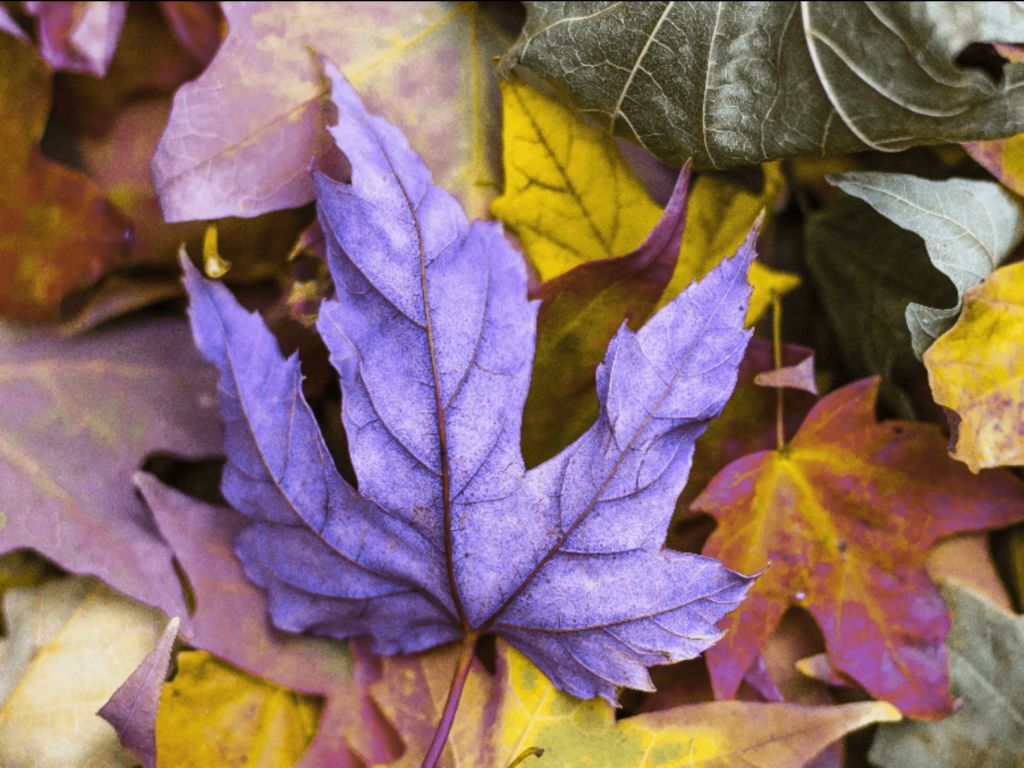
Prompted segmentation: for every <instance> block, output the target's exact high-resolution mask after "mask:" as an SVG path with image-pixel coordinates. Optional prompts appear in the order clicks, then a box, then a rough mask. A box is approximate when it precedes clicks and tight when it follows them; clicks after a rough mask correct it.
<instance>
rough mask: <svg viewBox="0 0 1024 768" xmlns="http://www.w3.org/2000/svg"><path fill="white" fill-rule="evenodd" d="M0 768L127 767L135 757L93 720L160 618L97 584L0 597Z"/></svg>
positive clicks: (79, 581)
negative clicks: (0, 605)
mask: <svg viewBox="0 0 1024 768" xmlns="http://www.w3.org/2000/svg"><path fill="white" fill-rule="evenodd" d="M4 613H5V619H6V625H7V626H8V627H9V628H10V635H9V636H8V637H6V638H3V639H0V764H2V765H3V766H4V768H67V766H71V765H74V766H96V767H97V768H99V766H103V767H104V768H107V767H108V766H109V768H132V766H134V765H136V764H137V763H138V760H137V759H136V757H135V755H133V754H132V753H131V752H130V751H128V750H127V749H125V748H124V747H122V746H121V744H120V743H119V742H118V740H117V734H116V733H114V729H113V728H111V727H110V725H109V724H108V723H105V722H104V721H103V719H102V718H100V716H99V715H97V714H95V712H96V711H97V710H98V709H99V708H100V707H101V706H103V703H104V702H105V701H107V700H108V699H109V698H110V696H111V694H113V693H114V691H115V690H116V689H117V687H118V686H119V685H120V684H121V683H122V682H123V681H124V679H125V678H126V677H128V675H129V674H131V672H132V670H133V669H135V668H136V667H137V666H138V665H139V663H140V662H141V661H142V660H143V658H145V656H146V654H147V653H148V652H149V650H150V649H151V648H152V647H153V644H154V643H155V642H156V640H157V638H158V637H159V636H160V631H161V629H162V628H163V626H164V624H165V623H166V622H167V619H166V618H165V617H164V616H162V615H161V614H160V613H159V611H155V610H153V609H151V608H146V607H145V606H142V605H139V604H138V603H136V602H135V601H133V600H130V599H128V598H127V597H125V596H124V595H120V594H117V593H116V592H114V591H112V590H111V589H109V588H108V587H106V586H105V585H104V584H102V583H101V582H99V581H97V580H96V579H91V578H84V577H69V578H65V579H58V580H56V581H51V582H49V583H48V584H44V585H43V586H41V587H33V588H30V589H12V590H10V591H9V592H8V593H7V594H6V595H5V596H4Z"/></svg>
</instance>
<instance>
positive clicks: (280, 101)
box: [153, 2, 507, 221]
mask: <svg viewBox="0 0 1024 768" xmlns="http://www.w3.org/2000/svg"><path fill="white" fill-rule="evenodd" d="M223 9H224V15H225V16H226V17H227V23H228V35H227V38H226V39H225V40H224V43H223V44H222V45H221V48H220V50H219V51H218V52H217V56H216V57H215V59H214V60H213V62H212V63H211V64H210V66H209V67H208V68H207V69H206V71H205V72H203V74H202V75H201V76H200V77H199V78H197V79H196V80H194V81H193V82H191V83H188V84H186V85H184V86H183V87H182V88H180V89H179V90H178V92H177V94H176V95H175V107H174V111H173V112H172V114H171V121H170V124H169V125H168V127H167V131H166V133H165V134H164V136H163V139H162V140H161V143H160V147H159V149H158V150H157V153H156V155H155V157H154V158H153V180H154V186H155V187H156V191H157V194H158V195H159V197H160V204H161V206H162V207H163V211H164V215H165V216H166V218H167V220H168V221H184V220H188V219H210V218H220V217H223V216H243V217H251V216H256V215H258V214H261V213H266V212H268V211H273V210H277V209H280V208H292V207H296V206H299V205H303V204H305V203H308V202H310V201H311V200H312V199H313V196H314V191H313V185H312V183H311V182H310V179H309V174H308V172H307V168H308V166H309V161H310V158H311V157H312V156H313V154H314V152H315V151H317V149H318V148H320V147H321V145H322V143H323V141H324V140H325V139H327V137H326V135H325V134H324V133H323V130H322V128H323V125H322V115H321V103H320V101H321V97H322V95H323V85H322V83H321V82H319V80H318V77H317V74H316V71H315V68H314V66H313V64H312V63H311V61H310V56H309V52H308V48H307V46H312V47H314V48H315V49H316V50H318V51H323V52H324V53H325V54H327V55H328V56H329V57H331V58H332V59H333V60H334V61H335V62H336V63H337V64H338V66H339V67H341V69H342V70H343V71H344V72H345V73H346V74H347V75H348V76H349V77H350V78H351V79H352V81H353V82H354V83H355V84H356V85H357V86H358V87H359V88H360V90H361V92H363V94H364V96H365V97H366V99H367V101H368V103H369V104H371V105H372V106H373V108H374V110H375V111H377V112H380V113H382V114H384V115H386V116H387V117H388V118H389V119H390V120H392V121H393V122H395V123H397V124H398V125H401V126H402V127H403V128H404V129H405V130H406V131H407V132H408V135H409V136H410V138H411V140H412V143H413V145H414V146H415V147H416V149H417V150H418V151H419V152H420V153H421V154H422V155H423V157H424V158H425V160H426V163H427V165H428V166H429V167H430V169H431V170H432V171H433V172H434V173H435V174H437V176H438V178H439V180H440V181H441V182H442V183H443V184H444V185H445V187H446V188H448V189H450V190H452V192H453V193H454V194H455V195H456V196H457V197H458V198H459V199H460V200H461V201H462V202H463V204H464V205H465V206H466V207H467V208H468V209H469V210H470V211H471V212H472V213H473V214H474V215H478V216H479V215H483V214H484V212H485V211H486V210H487V205H488V204H489V202H490V200H491V197H493V193H494V191H495V185H496V184H497V183H498V180H499V179H500V167H499V157H498V153H497V148H498V142H497V136H498V121H497V120H495V119H494V114H495V113H494V110H493V109H492V108H491V106H490V105H491V102H492V101H496V100H497V83H496V78H495V77H494V75H493V67H492V65H491V58H492V57H493V56H495V55H498V54H500V53H501V52H502V51H503V50H504V47H505V45H506V44H507V36H506V35H505V33H504V32H502V31H501V30H500V28H498V27H497V25H495V23H494V22H493V21H492V20H491V19H490V18H489V17H488V15H487V13H486V12H484V11H483V10H481V9H480V8H478V7H477V6H476V5H475V4H472V3H467V4H462V5H459V4H457V3H444V2H431V3H420V4H417V5H416V6H407V5H405V4H402V3H386V2H373V3H303V4H301V5H299V6H298V7H294V8H293V7H285V6H282V5H279V4H277V3H245V4H241V5H240V4H235V3H226V4H224V6H223ZM368 28H372V30H373V33H372V34H367V29H368ZM328 142H329V139H328Z"/></svg>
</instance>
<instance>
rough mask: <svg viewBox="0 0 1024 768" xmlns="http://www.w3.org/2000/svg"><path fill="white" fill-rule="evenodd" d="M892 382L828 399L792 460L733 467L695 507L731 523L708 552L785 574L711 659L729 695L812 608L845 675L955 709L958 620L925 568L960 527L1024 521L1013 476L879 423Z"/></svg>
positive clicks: (934, 708)
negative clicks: (878, 403) (784, 620)
mask: <svg viewBox="0 0 1024 768" xmlns="http://www.w3.org/2000/svg"><path fill="white" fill-rule="evenodd" d="M877 392H878V379H877V378H873V379H866V380H864V381H859V382H855V383H853V384H850V385H848V386H846V387H843V388H842V389H840V390H837V391H836V392H833V393H832V394H830V395H829V396H828V397H826V398H823V399H822V400H821V401H820V402H819V403H818V404H817V405H816V406H815V407H814V408H813V409H812V410H811V412H810V414H809V415H808V416H807V419H806V420H805V421H804V424H803V426H801V428H800V431H799V432H798V433H797V434H796V437H794V438H793V441H792V442H791V443H790V444H788V445H787V446H785V447H784V449H783V450H782V451H767V452H763V453H757V454H753V455H751V456H746V457H744V458H742V459H739V460H738V461H735V462H733V463H732V464H730V465H729V466H728V467H726V468H725V469H724V470H722V471H721V472H720V473H719V474H718V475H717V476H716V477H715V479H714V480H712V481H711V483H710V484H709V485H708V487H707V489H706V490H705V491H704V493H703V494H701V496H700V497H698V498H697V500H696V501H695V502H694V503H693V505H692V507H693V508H694V509H698V510H702V511H705V512H708V513H710V514H711V515H713V516H714V517H715V518H717V519H718V521H719V528H718V529H717V530H716V531H715V533H714V534H712V536H711V538H710V539H709V540H708V543H707V545H706V546H705V548H704V552H705V553H706V554H710V555H712V556H714V557H720V558H721V559H722V561H723V562H725V563H726V564H727V565H729V566H730V567H732V568H741V569H751V570H756V569H758V568H764V567H765V566H766V565H768V563H769V562H770V563H771V567H770V568H769V570H768V572H767V573H765V574H764V575H763V576H762V577H761V578H760V579H759V580H758V583H757V585H756V586H755V587H754V588H753V590H752V591H751V594H750V597H749V599H748V600H747V602H746V603H745V604H744V608H743V610H742V611H740V612H739V613H738V614H737V615H735V616H734V617H729V618H728V619H727V620H726V621H725V622H724V623H725V624H726V625H727V626H729V627H730V631H729V634H728V636H727V638H726V639H725V640H724V641H723V642H722V643H720V644H719V645H718V646H715V647H714V648H711V649H710V650H709V651H708V653H707V659H708V666H709V669H710V672H711V678H712V682H713V684H714V687H715V694H716V696H718V697H720V698H728V697H730V696H731V695H732V694H733V693H734V692H735V691H736V688H737V687H738V685H739V682H740V680H741V678H742V677H743V674H744V673H745V672H746V670H747V668H748V667H749V666H750V662H751V660H753V658H754V656H755V655H756V654H757V652H758V650H759V649H760V647H761V646H762V645H763V643H764V642H765V640H766V639H767V637H768V636H769V635H770V634H771V632H772V630H773V629H774V628H775V626H776V625H777V624H778V622H779V618H780V617H781V616H782V613H783V611H784V610H785V609H786V607H787V606H789V605H797V606H801V607H804V608H806V609H807V610H808V611H810V613H811V614H812V615H813V616H814V618H815V619H816V620H817V622H818V624H819V625H820V626H821V628H822V632H823V633H824V636H825V642H826V645H827V648H828V653H829V658H830V659H831V660H832V663H833V664H834V665H835V666H836V668H837V669H839V670H840V671H841V672H843V673H845V674H847V675H849V676H850V677H852V678H853V679H855V680H857V682H859V683H860V684H861V685H863V686H864V687H865V688H866V689H867V690H868V692H869V693H871V694H872V695H873V696H875V697H876V698H879V699H884V700H886V701H891V702H892V703H894V704H896V705H897V706H898V707H899V708H900V709H901V710H903V712H904V713H905V714H908V715H910V716H913V717H919V718H935V717H941V716H943V715H945V714H948V713H949V712H950V711H951V709H952V705H953V700H952V699H951V698H950V696H949V679H948V665H947V660H946V654H945V650H944V647H943V639H944V638H945V635H946V632H947V630H948V629H949V614H948V611H947V610H946V607H945V605H944V604H943V603H942V598H941V597H940V595H939V593H938V591H937V590H936V589H935V587H934V586H933V585H932V583H931V581H929V579H928V575H927V573H926V571H925V568H924V559H925V552H926V550H927V548H928V547H929V546H930V545H931V544H932V543H934V542H935V541H936V540H938V539H939V538H940V537H942V536H945V535H948V534H951V533H955V532H958V531H967V530H978V529H983V528H995V527H1000V526H1005V525H1009V524H1011V523H1013V522H1015V521H1017V520H1020V519H1021V518H1024V488H1022V487H1021V485H1020V483H1019V482H1018V481H1017V480H1016V479H1015V478H1014V477H1013V476H1012V475H1010V474H1007V473H1001V472H998V471H991V470H990V471H988V472H987V473H985V474H982V475H978V476H975V475H972V474H971V473H970V472H969V471H968V470H967V468H966V467H964V466H963V465H961V464H958V463H957V462H954V461H952V460H950V459H949V458H948V456H947V455H946V449H945V441H944V440H943V438H942V435H941V434H940V432H939V429H938V427H936V426H935V425H933V424H921V423H910V422H898V421H889V422H883V423H881V424H878V423H876V421H875V415H874V403H875V398H876V395H877Z"/></svg>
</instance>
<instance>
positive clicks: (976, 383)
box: [924, 264, 1024, 472]
mask: <svg viewBox="0 0 1024 768" xmlns="http://www.w3.org/2000/svg"><path fill="white" fill-rule="evenodd" d="M924 364H925V367H927V369H928V381H929V383H930V384H931V388H932V395H933V396H934V397H935V402H937V403H938V404H939V405H943V406H945V407H946V408H948V409H949V410H951V411H953V412H954V413H955V414H956V416H957V417H959V422H958V423H956V424H951V426H952V427H953V433H954V434H953V438H954V447H953V450H952V455H953V457H954V458H956V459H959V460H960V461H962V462H964V463H965V464H967V466H968V467H970V468H971V471H972V472H977V471H978V470H979V469H982V468H984V467H1000V466H1005V465H1008V464H1013V465H1020V464H1024V418H1022V414H1024V264H1011V265H1010V266H1008V267H1003V268H1002V269H997V270H996V271H995V272H993V273H992V274H991V275H989V277H988V278H987V279H986V280H985V281H984V282H983V283H980V284H979V285H976V286H974V287H972V288H969V289H967V291H966V292H965V293H964V309H963V312H961V314H960V318H959V320H957V323H956V325H954V326H953V327H952V328H951V329H950V330H949V331H948V332H946V333H945V334H943V335H942V336H940V337H939V339H938V340H937V341H936V342H935V343H934V344H933V345H932V346H931V347H930V348H929V349H928V351H927V352H926V353H925V355H924ZM952 421H955V419H952Z"/></svg>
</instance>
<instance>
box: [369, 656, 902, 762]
mask: <svg viewBox="0 0 1024 768" xmlns="http://www.w3.org/2000/svg"><path fill="white" fill-rule="evenodd" d="M497 650H498V658H497V674H496V675H495V676H494V677H492V676H491V675H489V674H488V673H487V672H486V671H485V670H484V669H483V667H482V665H480V664H478V663H477V664H475V665H474V667H473V668H472V670H471V672H470V676H469V679H468V681H467V683H466V687H465V689H464V691H463V701H462V702H461V704H460V707H459V712H458V714H457V715H456V718H455V723H454V726H453V728H452V731H451V734H450V736H449V740H448V746H447V747H446V748H445V751H444V753H443V754H442V758H441V765H443V766H445V768H506V766H508V765H509V764H510V763H511V762H513V761H514V760H515V759H516V758H517V757H518V756H520V755H522V753H523V752H524V751H525V750H527V749H529V748H531V747H536V748H539V749H543V750H544V754H543V757H541V759H540V760H539V761H536V760H535V759H533V758H528V759H526V760H525V761H524V762H523V763H522V764H521V766H522V768H526V767H527V766H530V765H533V764H536V765H537V766H542V765H543V766H544V768H570V766H577V767H578V766H587V768H605V767H607V768H662V767H664V768H668V767H669V766H672V767H673V768H674V767H676V766H687V765H693V766H697V765H715V766H717V767H718V768H733V767H735V768H740V766H742V767H743V768H750V766H763V767H764V768H799V766H802V765H803V764H804V763H805V762H806V761H807V760H809V759H810V758H811V757H813V756H814V755H815V754H817V753H818V752H820V751H821V750H822V749H823V748H824V747H826V746H827V745H828V744H830V743H831V742H833V741H835V740H836V739H838V738H840V737H841V736H842V735H843V734H845V733H847V732H849V731H852V730H854V729H856V728H861V727H863V726H865V725H868V724H869V723H873V722H880V721H894V720H899V719H900V713H899V710H897V709H896V708H895V707H893V706H892V705H891V704H887V703H885V702H876V701H872V702H864V703H860V704H847V705H844V706H838V707H837V706H830V707H804V706H800V705H797V704H750V703H746V702H737V701H723V702H714V703H711V704H691V705H687V706H681V707H675V708H673V709H669V710H665V711H662V712H655V713H652V714H646V715H639V716H637V717H631V718H628V719H626V720H620V721H618V722H616V720H615V710H614V709H613V708H612V706H611V705H609V704H608V703H607V702H605V701H604V700H603V699H600V698H595V699H589V700H586V701H583V700H581V699H577V698H575V697H573V696H570V695H569V694H566V693H562V692H561V691H558V690H557V689H556V688H555V687H554V685H552V683H551V681H550V680H548V678H547V677H546V676H545V675H544V674H543V673H542V672H541V671H540V670H539V669H537V667H535V666H534V665H533V664H532V663H531V662H530V660H529V659H527V658H526V656H524V655H523V654H521V653H520V652H519V651H517V650H515V649H514V648H512V647H511V646H510V645H508V644H507V643H505V642H504V641H503V640H500V639H499V640H498V641H497ZM457 652H458V647H457V646H449V647H447V648H444V649H440V650H438V651H433V652H430V653H427V654H421V655H419V656H412V657H396V658H386V659H384V661H383V664H384V667H383V676H382V679H381V680H380V681H379V682H378V683H376V684H375V685H374V686H373V695H374V698H375V699H376V700H377V701H378V703H379V704H380V706H381V709H382V710H383V711H384V713H385V714H386V715H387V716H388V718H389V719H390V720H391V721H392V722H393V723H394V724H395V725H396V727H397V728H398V731H399V733H401V734H402V736H403V737H404V738H405V740H406V744H407V747H408V749H407V751H406V753H405V755H404V756H403V758H402V761H401V762H399V763H397V764H395V766H396V767H397V766H410V767H411V766H413V765H419V763H420V762H422V760H423V756H424V754H425V751H426V748H427V745H428V744H429V741H430V738H431V736H432V735H433V729H434V727H436V725H437V716H438V715H439V713H440V710H441V709H442V708H443V707H444V703H445V698H446V696H447V692H448V690H447V689H448V685H447V684H446V683H445V681H444V678H445V677H446V675H448V676H450V674H451V670H452V669H453V667H454V664H455V656H456V655H457Z"/></svg>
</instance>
